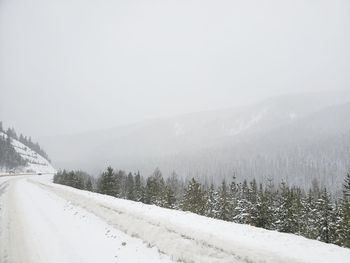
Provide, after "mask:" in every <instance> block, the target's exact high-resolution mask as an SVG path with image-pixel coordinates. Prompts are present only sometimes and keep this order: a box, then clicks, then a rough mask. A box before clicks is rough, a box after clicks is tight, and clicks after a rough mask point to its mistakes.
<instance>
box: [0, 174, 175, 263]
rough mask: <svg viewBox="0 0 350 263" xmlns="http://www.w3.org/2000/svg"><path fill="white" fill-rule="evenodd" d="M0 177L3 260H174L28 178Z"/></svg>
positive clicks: (75, 262)
mask: <svg viewBox="0 0 350 263" xmlns="http://www.w3.org/2000/svg"><path fill="white" fill-rule="evenodd" d="M0 180H1V181H0V195H1V196H0V209H1V210H0V222H1V228H0V262H1V263H22V262H23V263H32V262H33V263H51V262H52V263H56V262H57V263H63V262H64V263H70V262H71V263H80V262H81V263H88V262H104V263H108V262H171V260H170V259H169V257H168V256H166V255H163V254H161V253H159V252H158V250H157V249H156V248H150V247H147V245H146V244H145V243H144V242H142V240H140V239H137V238H133V237H131V236H128V235H126V234H125V233H124V232H122V231H119V230H117V229H115V228H113V227H112V226H110V225H109V224H107V223H106V222H104V221H103V220H101V219H99V218H97V217H96V216H94V215H92V214H91V213H88V212H87V211H86V210H84V209H81V208H79V207H76V206H73V205H72V204H71V203H70V202H69V201H67V200H64V199H62V198H61V197H59V196H57V195H56V194H55V193H53V192H50V191H47V190H44V189H43V188H41V187H39V186H38V185H36V184H35V183H33V182H31V181H29V180H28V179H27V178H25V177H13V178H11V179H8V178H5V179H4V178H1V179H0Z"/></svg>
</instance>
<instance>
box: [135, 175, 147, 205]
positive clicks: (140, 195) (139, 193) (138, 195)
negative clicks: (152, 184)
mask: <svg viewBox="0 0 350 263" xmlns="http://www.w3.org/2000/svg"><path fill="white" fill-rule="evenodd" d="M144 195H145V190H144V187H143V185H142V182H141V175H140V172H137V174H136V175H135V201H137V202H145V198H144Z"/></svg>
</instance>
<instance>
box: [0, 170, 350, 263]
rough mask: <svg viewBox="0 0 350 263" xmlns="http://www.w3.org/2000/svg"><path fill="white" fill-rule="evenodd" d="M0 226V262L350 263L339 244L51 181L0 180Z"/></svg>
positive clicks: (38, 178) (349, 253)
mask: <svg viewBox="0 0 350 263" xmlns="http://www.w3.org/2000/svg"><path fill="white" fill-rule="evenodd" d="M0 224H1V228H0V262H40V263H41V262H45V263H48V262H68V263H69V262H74V263H78V262H104V263H105V262H176V261H181V262H204V263H206V262H251V263H255V262H268V263H274V262H287V263H292V262H299V263H302V262H307V263H312V262H315V263H316V262H317V263H323V262H324V263H329V262H337V263H341V262H344V263H345V262H350V250H349V249H345V248H340V247H338V246H335V245H329V244H325V243H322V242H319V241H315V240H309V239H306V238H303V237H299V236H296V235H292V234H283V233H278V232H274V231H268V230H263V229H259V228H255V227H251V226H247V225H240V224H235V223H231V222H224V221H220V220H216V219H210V218H206V217H202V216H199V215H195V214H192V213H187V212H181V211H175V210H169V209H164V208H160V207H156V206H151V205H145V204H141V203H137V202H132V201H128V200H121V199H117V198H113V197H110V196H105V195H100V194H96V193H91V192H87V191H81V190H77V189H73V188H70V187H66V186H62V185H56V184H53V183H51V182H50V177H47V176H30V177H28V176H27V177H24V176H22V177H2V178H0ZM9 233H11V236H10V235H9ZM29 259H30V260H29Z"/></svg>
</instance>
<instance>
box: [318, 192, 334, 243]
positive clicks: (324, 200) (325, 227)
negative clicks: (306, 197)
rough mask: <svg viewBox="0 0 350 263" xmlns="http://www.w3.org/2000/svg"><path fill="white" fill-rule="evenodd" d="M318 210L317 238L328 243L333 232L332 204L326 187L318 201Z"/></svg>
mask: <svg viewBox="0 0 350 263" xmlns="http://www.w3.org/2000/svg"><path fill="white" fill-rule="evenodd" d="M316 204H317V212H318V222H317V226H318V237H317V239H318V240H320V241H323V242H326V243H329V242H330V241H331V240H330V232H331V215H332V207H331V204H330V197H329V195H328V192H327V189H326V188H324V190H323V191H322V194H321V197H320V198H319V199H318V201H317V203H316Z"/></svg>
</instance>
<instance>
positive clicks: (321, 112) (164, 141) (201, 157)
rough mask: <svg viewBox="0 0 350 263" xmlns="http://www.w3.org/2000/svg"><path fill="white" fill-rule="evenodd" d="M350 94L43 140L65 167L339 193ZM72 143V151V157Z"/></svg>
mask: <svg viewBox="0 0 350 263" xmlns="http://www.w3.org/2000/svg"><path fill="white" fill-rule="evenodd" d="M349 102H350V92H347V91H345V92H340V93H338V92H327V93H306V94H292V95H285V96H279V97H274V98H270V99H267V100H264V101H262V102H258V103H255V104H252V105H248V106H244V107H238V108H231V109H223V110H216V111H208V112H199V113H192V114H186V115H181V116H176V117H169V118H161V119H155V120H150V121H144V122H139V123H136V124H132V125H126V126H122V127H117V128H113V129H109V130H103V131H96V132H90V133H82V134H77V135H69V136H58V137H54V138H52V137H49V138H42V139H41V141H42V142H43V144H44V145H45V147H46V148H47V149H49V150H50V152H51V154H52V155H54V159H55V161H56V164H57V166H59V167H62V168H71V169H79V168H82V167H83V168H84V169H86V170H87V171H89V172H93V173H95V172H99V171H101V169H103V167H105V166H107V165H117V166H119V167H121V168H122V169H125V170H131V171H137V170H140V172H141V173H142V174H151V173H152V171H153V170H154V168H155V167H159V168H160V169H161V170H162V171H163V172H164V175H165V176H166V177H167V176H168V175H170V174H171V172H172V171H174V170H175V171H176V172H177V173H178V174H179V175H180V176H183V177H192V176H194V177H201V178H203V179H204V180H207V181H212V180H213V181H214V182H215V183H220V182H221V180H222V179H223V178H231V177H232V175H233V174H235V175H236V176H237V178H238V179H239V180H243V179H248V180H251V179H253V178H256V179H257V180H258V181H266V180H267V179H274V180H275V181H277V182H279V181H281V180H285V181H287V182H288V183H289V184H291V185H294V184H297V185H300V184H302V185H305V187H309V186H311V182H312V180H314V179H317V180H318V181H319V182H320V183H321V184H322V185H327V186H329V189H330V190H331V191H333V190H339V185H340V183H341V181H342V180H343V175H344V173H346V171H347V170H348V169H349V168H350V161H349V160H350V158H349V156H350V150H349V149H350V139H349V137H350V136H349V134H350V122H349V118H348V116H349V115H350V104H349ZM66 145H69V146H70V149H71V151H70V153H68V154H67V153H66V152H65V147H66Z"/></svg>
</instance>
